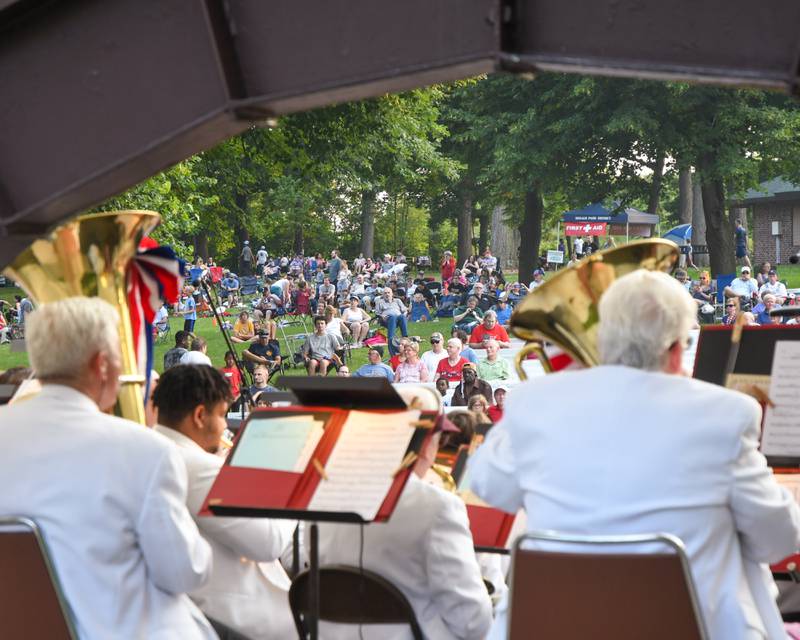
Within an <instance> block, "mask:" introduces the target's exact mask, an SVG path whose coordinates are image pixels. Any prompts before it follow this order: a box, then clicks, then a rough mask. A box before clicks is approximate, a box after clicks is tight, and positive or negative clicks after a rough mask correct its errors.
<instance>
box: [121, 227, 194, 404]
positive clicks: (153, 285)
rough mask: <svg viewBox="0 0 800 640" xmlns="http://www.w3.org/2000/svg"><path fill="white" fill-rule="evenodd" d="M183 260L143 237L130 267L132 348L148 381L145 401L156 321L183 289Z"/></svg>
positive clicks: (129, 289)
mask: <svg viewBox="0 0 800 640" xmlns="http://www.w3.org/2000/svg"><path fill="white" fill-rule="evenodd" d="M184 266H185V265H184V261H183V260H181V259H180V258H178V256H176V255H175V252H174V251H173V250H172V247H162V246H159V245H158V243H157V242H156V241H155V240H153V239H152V238H143V239H142V241H141V242H140V243H139V250H138V251H137V253H136V256H135V257H134V258H133V259H132V260H131V261H130V264H129V265H128V274H127V275H128V278H127V280H128V292H127V293H128V308H129V309H130V314H131V328H132V329H133V349H134V353H135V354H136V362H137V364H138V366H139V373H140V374H141V375H142V376H144V378H145V381H146V382H145V398H147V396H148V394H149V391H150V370H151V369H152V368H153V320H154V318H155V316H156V313H157V312H158V310H159V309H160V308H161V305H162V304H164V303H165V302H166V303H169V304H173V303H175V302H177V300H178V297H179V296H180V293H181V288H182V286H183V271H184Z"/></svg>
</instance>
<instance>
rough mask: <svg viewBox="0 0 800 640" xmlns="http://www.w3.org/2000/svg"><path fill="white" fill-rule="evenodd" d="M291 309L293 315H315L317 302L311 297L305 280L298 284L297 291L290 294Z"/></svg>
mask: <svg viewBox="0 0 800 640" xmlns="http://www.w3.org/2000/svg"><path fill="white" fill-rule="evenodd" d="M292 308H293V310H294V313H297V314H300V315H304V316H307V315H311V314H312V313H316V310H317V301H316V300H315V299H314V298H313V297H312V296H311V294H310V292H309V290H308V283H307V282H306V281H305V280H301V281H300V282H298V283H297V289H295V290H294V291H293V292H292Z"/></svg>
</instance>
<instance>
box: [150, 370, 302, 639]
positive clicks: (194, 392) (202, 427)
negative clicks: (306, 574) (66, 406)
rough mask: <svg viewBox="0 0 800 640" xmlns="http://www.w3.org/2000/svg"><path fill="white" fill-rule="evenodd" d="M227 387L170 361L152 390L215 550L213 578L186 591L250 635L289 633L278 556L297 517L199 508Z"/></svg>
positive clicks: (192, 504)
mask: <svg viewBox="0 0 800 640" xmlns="http://www.w3.org/2000/svg"><path fill="white" fill-rule="evenodd" d="M229 394H230V392H229V389H228V385H227V384H226V382H225V379H224V378H223V377H222V376H221V375H220V374H219V373H218V372H216V371H214V370H213V369H211V368H207V367H175V368H173V369H171V370H170V371H168V372H166V373H165V375H164V377H163V378H162V379H161V382H160V384H159V386H158V388H157V389H156V391H155V393H154V398H153V400H154V404H155V406H156V407H157V408H158V416H159V425H158V426H156V431H157V432H158V433H160V434H161V435H162V436H165V437H166V438H167V439H169V440H171V441H172V443H173V444H174V445H176V449H177V451H178V452H179V453H180V455H181V457H182V458H183V462H185V464H186V471H187V472H188V481H189V486H188V495H187V496H186V504H187V506H188V507H189V511H190V513H191V514H192V516H193V517H194V520H195V522H196V523H197V526H198V528H199V529H200V533H201V535H202V536H203V538H204V539H205V540H206V541H207V542H208V543H209V544H210V545H211V548H212V551H213V569H212V571H211V579H210V580H209V581H208V583H207V584H206V585H204V586H203V587H201V588H199V589H195V590H194V591H192V592H191V593H190V594H189V595H190V596H191V598H192V600H194V602H195V603H196V604H197V605H198V606H199V607H200V609H201V610H202V611H203V613H205V614H206V615H207V616H209V617H210V618H213V619H214V620H218V621H219V622H221V623H223V624H225V625H226V626H228V627H230V628H231V629H233V630H235V631H236V632H238V633H241V634H246V635H247V637H249V638H264V639H266V638H270V639H275V640H277V639H279V638H287V637H290V636H292V635H293V634H294V620H293V618H292V615H291V611H290V608H289V586H290V580H289V577H288V576H287V575H286V572H285V571H284V570H283V568H282V567H281V565H280V562H279V558H280V557H281V554H282V553H283V552H284V550H285V549H286V548H287V547H289V546H290V545H291V540H292V531H293V529H294V524H293V523H292V522H291V521H286V520H270V519H266V518H259V519H250V518H205V517H200V516H199V513H200V510H201V508H202V506H203V503H204V502H205V498H206V495H208V492H209V490H210V489H211V485H212V484H213V482H214V479H215V478H216V476H217V473H218V472H219V469H220V467H221V466H222V464H223V462H224V458H223V457H220V456H219V455H217V452H218V450H219V449H220V446H221V437H222V434H223V432H224V430H225V427H226V422H225V415H226V413H227V410H228V404H229V402H230V395H229ZM185 482H186V480H185V479H184V483H185Z"/></svg>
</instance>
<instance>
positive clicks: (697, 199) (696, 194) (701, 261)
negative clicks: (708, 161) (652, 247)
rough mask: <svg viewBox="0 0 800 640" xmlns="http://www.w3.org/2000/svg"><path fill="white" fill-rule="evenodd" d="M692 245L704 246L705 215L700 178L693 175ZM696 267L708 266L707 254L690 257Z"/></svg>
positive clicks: (705, 243)
mask: <svg viewBox="0 0 800 640" xmlns="http://www.w3.org/2000/svg"><path fill="white" fill-rule="evenodd" d="M692 244H695V245H702V246H706V245H707V242H706V215H705V212H704V211H703V191H702V190H701V189H700V178H699V175H698V174H695V175H694V178H693V180H692ZM692 261H693V262H694V263H695V264H696V265H697V266H698V267H707V266H708V254H707V253H699V254H697V255H693V256H692Z"/></svg>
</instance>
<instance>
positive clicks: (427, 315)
mask: <svg viewBox="0 0 800 640" xmlns="http://www.w3.org/2000/svg"><path fill="white" fill-rule="evenodd" d="M423 288H424V287H423ZM432 319H433V318H431V310H430V309H429V308H428V303H427V302H426V301H425V296H424V295H423V294H422V293H421V292H419V291H417V292H414V298H413V301H412V302H411V322H425V321H428V322H430V321H431V320H432Z"/></svg>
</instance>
